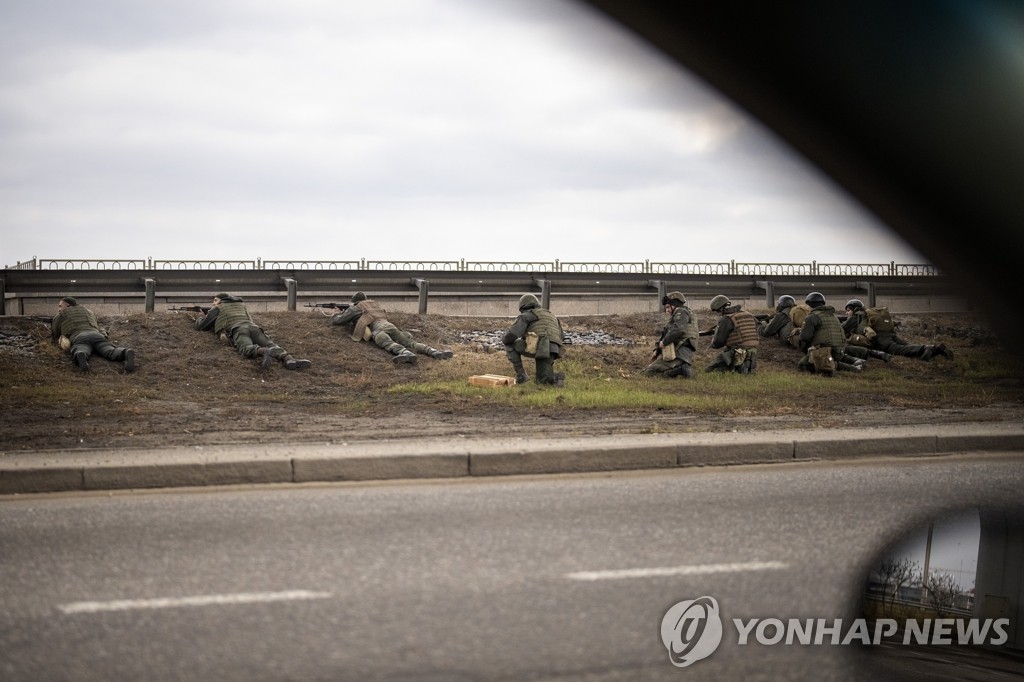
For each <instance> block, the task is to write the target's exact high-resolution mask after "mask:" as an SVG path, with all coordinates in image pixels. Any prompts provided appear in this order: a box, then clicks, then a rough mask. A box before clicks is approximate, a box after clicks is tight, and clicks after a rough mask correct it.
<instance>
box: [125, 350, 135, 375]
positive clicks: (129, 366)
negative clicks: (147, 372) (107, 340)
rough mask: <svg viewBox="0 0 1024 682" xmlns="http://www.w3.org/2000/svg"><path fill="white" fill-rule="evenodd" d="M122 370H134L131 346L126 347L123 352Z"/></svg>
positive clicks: (133, 355)
mask: <svg viewBox="0 0 1024 682" xmlns="http://www.w3.org/2000/svg"><path fill="white" fill-rule="evenodd" d="M124 371H126V372H134V371H135V351H134V350H132V349H131V348H128V349H126V350H125V352H124Z"/></svg>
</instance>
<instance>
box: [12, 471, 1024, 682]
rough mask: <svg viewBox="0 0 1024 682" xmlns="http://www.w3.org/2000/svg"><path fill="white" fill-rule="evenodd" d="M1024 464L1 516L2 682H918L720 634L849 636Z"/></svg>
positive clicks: (869, 653) (551, 483) (53, 503)
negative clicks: (894, 558) (716, 616)
mask: <svg viewBox="0 0 1024 682" xmlns="http://www.w3.org/2000/svg"><path fill="white" fill-rule="evenodd" d="M1020 454H1021V453H1000V454H998V455H996V454H988V455H986V454H982V453H969V454H965V455H959V456H950V457H938V458H934V457H933V458H922V459H907V458H903V459H899V460H861V461H858V462H855V463H849V464H837V463H824V462H822V463H801V464H791V465H779V464H775V465H770V466H747V467H729V468H716V467H709V468H704V469H673V470H663V471H657V472H624V473H615V474H584V475H555V476H545V477H514V478H495V479H483V480H481V479H460V480H449V481H425V482H419V483H394V482H378V483H347V484H335V485H326V484H324V485H305V486H296V485H288V486H265V487H253V488H232V489H226V488H207V489H194V490H188V489H186V490H174V491H153V492H146V493H130V492H118V493H63V494H51V495H29V496H16V497H4V498H0V586H2V587H0V589H2V592H0V679H4V680H62V679H67V680H101V679H102V680H119V679H132V680H137V679H147V680H179V679H188V680H390V681H395V680H419V681H427V682H429V681H431V680H446V681H452V682H459V681H462V680H467V681H468V680H574V681H576V680H600V681H605V680H683V679H721V680H737V679H743V680H780V679H787V680H860V679H882V670H883V669H885V670H890V671H892V670H896V671H898V670H904V671H905V673H906V674H905V676H904V678H905V679H917V678H915V677H914V675H918V674H921V671H922V670H927V668H926V667H925V666H926V665H927V662H924V663H921V662H917V661H915V662H914V663H913V665H909V666H901V665H895V664H893V661H892V657H893V656H894V655H895V656H897V657H899V656H900V653H899V652H897V653H896V654H893V653H892V652H891V651H889V648H886V650H885V651H883V650H882V648H881V647H875V648H874V649H875V650H872V647H867V648H858V647H842V646H830V645H819V646H813V645H811V646H800V645H791V646H785V645H775V646H767V645H762V644H748V645H740V644H739V643H738V641H737V637H736V633H735V630H734V629H733V627H732V625H731V623H732V619H737V618H738V619H743V620H744V621H747V620H748V619H750V618H780V619H784V620H785V619H789V618H800V619H807V618H815V619H817V618H827V619H834V618H846V619H853V618H855V617H857V615H858V614H857V612H856V608H857V600H858V597H859V593H860V589H861V586H862V583H863V579H864V577H865V575H866V573H867V571H868V567H869V566H870V565H871V564H872V563H873V562H874V559H875V558H876V557H877V555H878V554H879V553H880V552H881V551H882V550H883V548H884V547H885V546H886V545H887V544H888V543H890V542H892V541H893V540H895V539H897V538H898V537H900V536H901V535H902V534H904V533H905V532H907V531H909V530H910V529H912V528H913V527H915V526H917V525H918V524H920V523H922V522H924V521H926V520H928V519H931V518H935V517H937V516H940V515H942V514H943V513H946V512H951V511H956V510H961V509H964V508H966V507H971V506H976V505H979V504H984V505H987V506H1001V507H1012V508H1013V509H1014V510H1017V511H1019V510H1020V507H1021V506H1022V504H1024V502H1022V499H1021V495H1020V481H1022V480H1024V461H1022V460H1021V459H1020ZM701 596H711V597H714V598H715V599H716V600H717V602H718V604H719V605H720V607H721V612H722V618H723V620H724V621H725V623H726V624H725V629H726V632H725V635H724V636H723V640H722V643H721V645H720V646H719V647H718V649H717V650H716V651H714V652H713V653H712V654H711V655H710V656H708V657H707V658H705V659H704V660H700V661H696V662H694V663H693V664H692V665H691V667H689V668H686V669H683V668H678V667H675V666H673V665H672V664H671V663H670V661H669V656H668V651H667V649H666V648H665V646H664V645H663V643H662V639H661V624H662V618H663V616H664V615H665V614H666V611H667V610H668V609H669V608H670V607H672V606H673V605H674V604H676V603H677V602H679V601H682V600H689V599H695V598H697V597H701ZM919 654H920V652H915V655H919ZM926 654H927V652H926ZM947 668H948V666H947ZM982 669H983V668H982ZM954 672H955V671H954ZM911 673H912V674H911ZM983 674H984V675H989V674H991V676H982V677H972V678H970V679H1011V678H1010V677H1002V676H999V675H1001V674H1002V673H998V672H993V671H989V672H984V671H983ZM1016 674H1018V675H1019V674H1020V672H1019V670H1018V671H1017V673H1016ZM929 678H930V679H941V678H940V677H937V676H929ZM949 679H956V678H949Z"/></svg>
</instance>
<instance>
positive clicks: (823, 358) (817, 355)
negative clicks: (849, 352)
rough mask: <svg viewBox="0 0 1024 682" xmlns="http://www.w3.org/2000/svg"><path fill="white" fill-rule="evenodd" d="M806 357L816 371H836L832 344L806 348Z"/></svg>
mask: <svg viewBox="0 0 1024 682" xmlns="http://www.w3.org/2000/svg"><path fill="white" fill-rule="evenodd" d="M807 357H808V359H810V361H811V364H812V365H814V370H815V371H817V372H834V371H836V359H835V357H833V355H832V346H816V347H811V348H808V349H807Z"/></svg>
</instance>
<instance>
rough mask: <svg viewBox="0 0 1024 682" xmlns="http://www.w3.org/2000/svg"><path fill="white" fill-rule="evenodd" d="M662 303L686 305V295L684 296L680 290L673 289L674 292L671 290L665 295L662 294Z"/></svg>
mask: <svg viewBox="0 0 1024 682" xmlns="http://www.w3.org/2000/svg"><path fill="white" fill-rule="evenodd" d="M661 304H662V305H670V304H672V305H675V306H676V307H678V306H681V305H686V297H685V296H683V295H682V294H681V293H679V292H678V291H673V292H670V293H668V294H665V295H664V296H662V298H661Z"/></svg>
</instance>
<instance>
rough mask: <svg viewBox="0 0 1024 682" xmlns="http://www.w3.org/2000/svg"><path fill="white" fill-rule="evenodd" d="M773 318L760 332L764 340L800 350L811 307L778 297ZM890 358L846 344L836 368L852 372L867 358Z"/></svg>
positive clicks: (884, 360)
mask: <svg viewBox="0 0 1024 682" xmlns="http://www.w3.org/2000/svg"><path fill="white" fill-rule="evenodd" d="M775 310H776V311H777V312H776V313H775V317H773V318H772V319H771V321H770V322H769V323H768V326H767V327H765V329H764V331H763V332H762V334H761V335H762V336H764V337H766V338H777V339H779V340H780V341H781V342H782V343H783V344H785V345H788V346H791V347H793V348H796V349H799V348H800V328H801V326H802V325H803V323H804V320H805V319H807V316H808V315H809V314H810V312H811V306H810V305H808V304H807V303H800V304H797V302H796V299H794V298H793V297H792V296H786V295H783V296H779V300H778V303H777V304H776V306H775ZM890 357H892V356H890V355H889V354H888V353H883V352H882V351H879V350H871V349H868V348H860V347H857V346H852V345H849V344H847V345H846V350H845V355H842V356H840V357H837V358H836V359H835V360H836V362H837V363H838V366H839V367H838V368H839V369H842V370H854V369H855V368H857V367H858V366H861V365H863V364H864V361H866V360H867V359H868V358H876V359H878V360H882V361H883V362H889V358H890Z"/></svg>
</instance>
